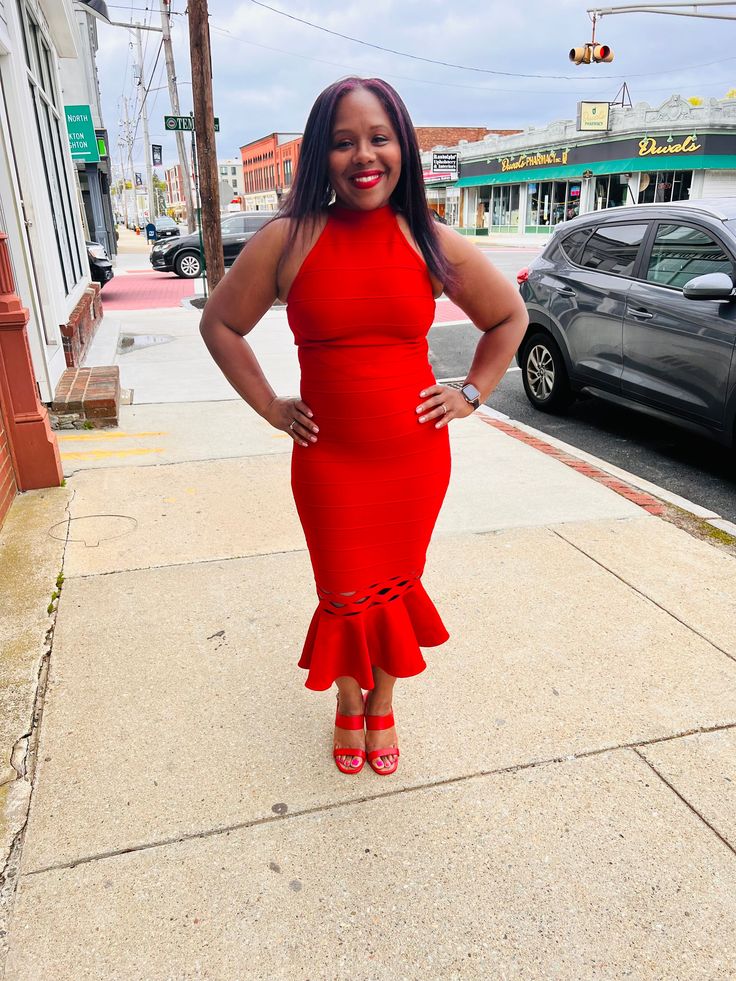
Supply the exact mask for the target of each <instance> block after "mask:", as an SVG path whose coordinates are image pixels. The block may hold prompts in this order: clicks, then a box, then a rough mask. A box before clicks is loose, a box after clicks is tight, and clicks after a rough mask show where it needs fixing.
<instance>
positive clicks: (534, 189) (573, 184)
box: [526, 181, 581, 229]
mask: <svg viewBox="0 0 736 981" xmlns="http://www.w3.org/2000/svg"><path fill="white" fill-rule="evenodd" d="M580 189H581V185H580V181H540V182H539V183H537V182H536V181H531V182H530V183H529V184H527V204H526V224H527V227H528V228H530V229H537V228H542V227H547V226H552V225H558V224H559V223H560V222H561V221H567V220H568V219H569V218H575V217H576V216H577V215H578V214H579V213H580Z"/></svg>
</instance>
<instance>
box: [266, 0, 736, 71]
mask: <svg viewBox="0 0 736 981" xmlns="http://www.w3.org/2000/svg"><path fill="white" fill-rule="evenodd" d="M250 2H251V3H252V4H254V5H255V6H256V7H262V8H263V9H264V10H270V11H271V13H274V14H278V15H279V16H281V17H286V18H287V19H288V20H293V21H296V22H297V23H299V24H305V25H306V26H307V27H311V28H313V29H314V30H316V31H322V32H323V33H325V34H330V35H331V36H332V37H339V38H342V39H343V40H344V41H352V42H353V43H354V44H362V45H363V46H364V47H367V48H374V49H375V50H377V51H385V52H387V53H388V54H394V55H399V57H401V58H410V59H412V60H413V61H422V62H425V63H426V64H429V65H440V66H442V67H444V68H456V69H460V70H461V71H466V72H480V73H481V74H484V75H503V76H507V77H509V78H542V79H548V80H549V79H558V80H565V81H575V80H576V79H577V76H575V75H543V74H540V73H531V74H530V73H525V72H508V71H502V70H501V69H497V68H478V67H476V66H473V65H459V64H455V63H454V62H451V61H440V60H438V59H436V58H425V57H424V56H423V55H416V54H412V53H410V52H408V51H399V50H398V49H396V48H389V47H386V46H385V45H382V44H374V43H373V42H372V41H365V40H364V39H362V38H357V37H352V36H351V35H350V34H342V33H341V32H340V31H333V30H332V29H331V28H329V27H323V26H322V25H321V24H315V23H314V22H313V21H310V20H306V19H305V18H304V17H297V16H296V14H290V13H288V12H287V11H286V10H279V8H278V7H272V6H271V4H268V3H264V2H263V0H250ZM735 60H736V58H722V59H720V60H719V61H708V62H703V63H702V64H699V65H689V66H687V67H686V68H683V69H671V70H670V72H640V73H638V74H631V73H629V74H627V75H606V76H605V77H606V78H607V79H626V80H628V79H630V78H646V77H651V76H653V75H666V74H670V73H671V72H672V71H684V70H688V71H689V70H690V69H695V68H709V67H711V66H712V65H719V64H722V63H723V62H724V61H735Z"/></svg>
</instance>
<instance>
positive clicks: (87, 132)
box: [64, 106, 100, 163]
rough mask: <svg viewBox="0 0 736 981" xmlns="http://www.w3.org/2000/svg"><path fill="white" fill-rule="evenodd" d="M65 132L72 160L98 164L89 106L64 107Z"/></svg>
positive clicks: (97, 149)
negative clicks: (67, 136)
mask: <svg viewBox="0 0 736 981" xmlns="http://www.w3.org/2000/svg"><path fill="white" fill-rule="evenodd" d="M64 112H65V114H66V131H67V133H68V135H69V149H70V150H71V152H72V160H82V161H84V162H85V163H99V162H100V152H99V147H98V146H97V135H96V133H95V124H94V120H93V119H92V110H91V109H90V107H89V106H64Z"/></svg>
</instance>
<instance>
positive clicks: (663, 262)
mask: <svg viewBox="0 0 736 981" xmlns="http://www.w3.org/2000/svg"><path fill="white" fill-rule="evenodd" d="M714 272H724V273H726V274H727V275H728V276H730V275H731V274H732V272H733V260H732V259H731V256H729V255H727V254H726V253H725V252H724V251H723V249H722V247H721V246H720V244H719V243H718V242H716V241H715V239H713V238H711V236H710V235H708V233H707V232H704V231H702V230H701V229H699V228H693V227H692V226H690V225H674V224H667V225H665V224H661V225H660V226H659V227H658V228H657V236H656V238H655V239H654V243H653V245H652V254H651V255H650V257H649V265H648V266H647V272H646V278H647V279H648V280H649V281H650V282H652V283H659V284H660V286H672V287H674V288H675V289H678V290H681V289H682V287H683V286H684V285H685V283H688V282H690V280H691V279H693V278H694V277H695V276H703V275H705V273H714Z"/></svg>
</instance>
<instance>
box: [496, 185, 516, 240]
mask: <svg viewBox="0 0 736 981" xmlns="http://www.w3.org/2000/svg"><path fill="white" fill-rule="evenodd" d="M490 214H491V227H492V228H495V229H504V230H507V231H508V230H509V229H514V230H515V229H517V228H518V226H519V185H518V184H502V185H498V186H497V187H494V188H493V190H492V196H491V204H490Z"/></svg>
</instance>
